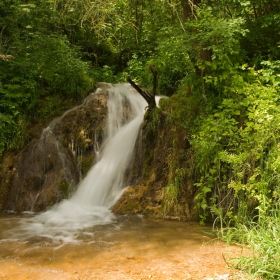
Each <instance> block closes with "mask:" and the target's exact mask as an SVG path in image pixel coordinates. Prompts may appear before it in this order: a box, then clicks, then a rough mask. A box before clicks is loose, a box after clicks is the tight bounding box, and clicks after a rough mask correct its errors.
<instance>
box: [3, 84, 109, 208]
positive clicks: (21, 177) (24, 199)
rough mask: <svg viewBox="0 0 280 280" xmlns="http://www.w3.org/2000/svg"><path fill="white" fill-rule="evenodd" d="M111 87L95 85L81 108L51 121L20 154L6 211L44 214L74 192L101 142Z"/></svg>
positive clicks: (78, 107) (76, 108)
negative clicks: (39, 135)
mask: <svg viewBox="0 0 280 280" xmlns="http://www.w3.org/2000/svg"><path fill="white" fill-rule="evenodd" d="M110 87H112V85H110V84H106V83H99V84H97V90H96V91H95V93H92V94H91V95H89V96H88V97H87V98H86V99H85V101H84V103H83V104H82V105H80V106H77V107H75V108H73V109H71V110H69V111H67V112H66V113H65V114H64V115H63V116H61V117H59V118H56V119H54V120H53V121H52V122H51V123H50V124H49V126H48V127H47V128H45V129H44V130H43V132H42V134H41V137H40V139H34V140H33V141H31V142H30V143H29V144H28V145H27V146H26V148H25V149H24V150H23V151H22V152H21V153H20V155H19V159H18V163H17V168H16V172H14V173H15V175H14V177H13V180H12V182H11V188H10V190H9V195H8V199H7V204H6V205H5V207H4V209H5V210H12V211H16V212H22V211H43V210H46V209H47V208H48V207H50V206H52V205H53V204H54V203H56V202H58V201H60V200H62V199H64V198H67V197H68V196H69V195H70V194H71V193H72V192H73V191H74V190H75V187H76V186H77V184H78V183H79V181H80V180H81V178H82V176H83V175H84V174H86V172H87V171H88V169H89V168H90V167H91V166H92V164H93V162H94V157H95V156H96V154H98V151H99V147H100V145H101V143H102V138H103V128H104V127H105V125H106V119H107V91H106V89H107V88H110ZM12 169H14V167H13V168H12Z"/></svg>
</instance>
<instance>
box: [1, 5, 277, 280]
mask: <svg viewBox="0 0 280 280" xmlns="http://www.w3.org/2000/svg"><path fill="white" fill-rule="evenodd" d="M279 26H280V5H279V2H278V0H201V1H199V0H193V1H191V0H181V1H179V0H154V1H148V0H112V1H105V0H97V1H92V2H91V1H87V0H80V1H75V0H49V1H46V0H37V1H28V0H26V1H20V0H2V1H1V3H0V157H2V156H3V154H4V153H5V152H7V151H15V150H21V149H22V148H23V147H24V146H25V145H26V144H27V143H28V142H29V141H30V139H32V137H33V136H34V135H33V133H34V129H33V128H34V127H36V126H42V125H44V124H45V123H47V122H48V121H49V120H51V119H52V118H53V117H55V116H57V115H59V114H61V113H62V112H63V111H64V110H65V109H67V108H69V107H71V106H72V105H73V104H77V103H80V101H81V100H82V99H83V98H84V97H85V96H86V95H87V94H88V93H89V91H90V90H92V88H93V86H94V83H95V82H98V81H106V82H124V81H125V80H126V78H127V77H128V76H130V77H132V78H133V79H134V80H135V81H137V82H138V83H139V84H140V85H141V86H144V87H151V85H152V75H151V73H150V71H149V68H150V67H154V68H155V69H157V72H158V75H159V77H158V88H157V91H158V94H161V95H166V96H169V97H170V98H168V99H163V100H162V102H161V109H157V108H156V109H155V110H156V111H155V112H154V114H152V117H151V119H150V120H149V122H150V127H151V128H152V129H153V130H156V125H157V123H158V120H159V119H160V118H161V114H164V116H167V117H165V120H164V121H165V124H166V125H168V126H169V127H171V128H172V129H171V130H170V133H171V135H172V136H173V138H174V141H173V149H172V151H170V152H169V157H168V159H169V163H170V165H169V168H168V171H167V172H168V184H167V186H165V190H164V193H165V195H164V200H165V202H164V203H165V204H164V211H165V214H166V215H168V213H169V212H171V211H173V212H174V211H175V212H176V211H177V212H178V213H179V212H180V207H179V206H180V205H179V200H180V196H182V195H183V194H184V187H185V181H184V178H186V173H187V176H188V177H189V178H190V177H191V178H192V181H193V182H195V186H196V196H195V201H196V210H197V213H198V216H199V219H200V221H201V223H204V222H205V221H209V220H211V221H214V223H215V225H217V223H219V228H220V231H219V233H220V234H221V237H223V238H227V239H228V240H235V241H238V242H246V243H248V242H249V244H250V245H251V246H252V248H253V249H254V251H255V252H256V255H255V258H250V259H242V260H239V261H238V262H237V264H238V265H240V266H241V267H243V268H247V269H249V270H250V272H251V273H255V275H261V276H264V277H266V278H267V279H277V277H280V268H279V267H278V266H277V264H279V263H280V255H279V250H277V248H279V241H277V240H279V238H280V229H279V228H280V209H279V203H280V185H279V182H280V131H279V130H280V127H279V124H280V107H279V105H280V99H279V93H280V87H279V85H280V29H279ZM153 135H154V137H157V135H156V133H154V134H153ZM182 141H185V142H188V143H189V145H190V147H191V154H188V155H186V152H185V150H184V149H182V148H180V147H181V146H182V145H181V144H180V143H181V142H182ZM266 241H267V242H266ZM264 242H266V243H264ZM277 242H278V243H277ZM269 244H270V245H269ZM271 244H273V245H271ZM277 244H278V245H277ZM266 249H267V250H266ZM263 256H265V257H263Z"/></svg>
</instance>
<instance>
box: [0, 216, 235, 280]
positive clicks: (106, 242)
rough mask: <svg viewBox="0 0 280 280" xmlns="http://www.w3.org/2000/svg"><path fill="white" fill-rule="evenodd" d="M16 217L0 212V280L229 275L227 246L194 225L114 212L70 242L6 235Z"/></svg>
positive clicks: (14, 223)
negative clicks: (107, 220)
mask: <svg viewBox="0 0 280 280" xmlns="http://www.w3.org/2000/svg"><path fill="white" fill-rule="evenodd" d="M21 219H23V217H22V216H19V215H2V216H0V279H85V280H86V279H87V280H88V279H106V280H107V279H197V280H198V279H204V278H205V277H207V276H209V275H211V274H212V275H215V274H216V275H221V274H223V273H232V271H231V270H229V269H228V268H227V266H226V263H225V262H224V260H223V256H222V253H224V254H226V255H227V256H230V254H236V253H237V251H238V252H239V249H238V248H235V247H230V248H229V247H227V246H226V245H225V244H224V243H223V242H220V241H217V240H215V239H214V236H213V235H212V236H211V235H209V234H208V233H207V232H209V230H210V228H205V227H204V228H203V227H200V226H199V225H198V224H197V223H192V222H177V221H166V220H155V219H146V218H144V217H142V216H140V215H138V216H137V215H135V216H133V215H132V216H129V215H127V216H117V218H116V221H115V222H114V223H112V224H107V225H101V226H93V227H92V228H89V229H87V230H86V231H81V232H79V233H78V234H77V236H76V239H75V240H74V241H73V240H71V242H68V243H67V242H65V241H64V242H63V243H59V242H57V241H55V242H54V241H53V240H52V239H50V238H46V237H37V236H33V237H30V236H29V237H28V238H27V239H17V240H15V239H10V238H9V236H8V234H9V232H11V231H13V229H14V228H16V227H17V226H18V225H19V223H20V221H21Z"/></svg>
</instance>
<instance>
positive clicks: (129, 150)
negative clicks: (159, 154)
mask: <svg viewBox="0 0 280 280" xmlns="http://www.w3.org/2000/svg"><path fill="white" fill-rule="evenodd" d="M108 95H109V96H108V125H107V132H106V140H105V143H104V148H103V152H102V154H101V156H100V158H99V161H98V162H97V163H96V164H95V165H94V166H93V167H92V168H91V169H90V171H89V172H88V174H87V176H86V177H85V178H84V180H82V182H81V183H80V184H79V186H78V189H77V191H76V192H75V193H74V194H73V196H72V197H71V198H70V199H68V200H64V201H62V202H60V203H59V204H57V205H55V206H54V207H52V208H51V209H50V210H48V211H46V212H44V213H41V214H38V215H36V216H33V217H29V218H24V219H22V220H21V222H20V225H19V227H17V228H16V229H12V230H11V231H9V232H8V233H7V234H8V235H9V237H11V236H12V237H13V238H16V239H27V238H30V237H34V236H37V237H47V238H51V239H52V240H54V241H62V242H73V241H74V240H75V239H76V238H77V237H78V236H79V234H81V230H83V233H85V231H86V229H87V228H91V227H92V226H94V225H102V224H108V223H112V222H114V220H115V216H114V215H113V214H112V213H111V211H110V207H112V206H113V205H114V203H115V202H116V201H117V199H118V198H119V197H120V195H121V194H122V192H123V190H124V187H125V186H124V174H125V171H126V170H127V168H128V165H129V164H130V163H131V157H132V155H133V150H134V146H135V143H136V140H137V136H138V133H139V129H140V126H141V123H142V121H143V115H144V108H145V106H146V103H145V101H144V99H143V98H142V97H141V96H140V95H139V94H137V93H135V92H133V91H132V90H131V87H130V86H129V85H115V87H114V88H113V89H109V90H108ZM124 105H126V106H124ZM127 105H129V106H128V107H129V109H128V110H125V108H127Z"/></svg>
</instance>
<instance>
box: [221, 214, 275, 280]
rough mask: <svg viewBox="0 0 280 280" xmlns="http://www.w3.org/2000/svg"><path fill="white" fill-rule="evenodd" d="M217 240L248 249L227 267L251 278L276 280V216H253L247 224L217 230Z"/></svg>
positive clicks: (231, 260)
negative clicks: (244, 273)
mask: <svg viewBox="0 0 280 280" xmlns="http://www.w3.org/2000/svg"><path fill="white" fill-rule="evenodd" d="M218 235H219V237H220V238H221V239H222V240H224V241H226V242H227V243H235V244H238V245H241V246H243V247H244V248H247V249H249V250H248V252H247V253H246V254H244V255H243V256H240V257H237V258H232V259H230V260H229V261H228V265H229V266H231V267H234V268H237V269H240V270H243V271H246V272H247V273H248V274H249V275H250V276H252V277H253V278H252V279H268V280H275V279H280V266H279V264H280V250H279V248H280V213H279V210H278V209H277V210H274V211H272V212H271V215H270V216H265V217H256V218H255V219H254V220H252V221H251V222H248V223H247V224H243V223H238V224H236V225H235V226H230V225H229V226H228V227H225V228H223V227H222V228H221V229H220V230H219V232H218Z"/></svg>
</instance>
